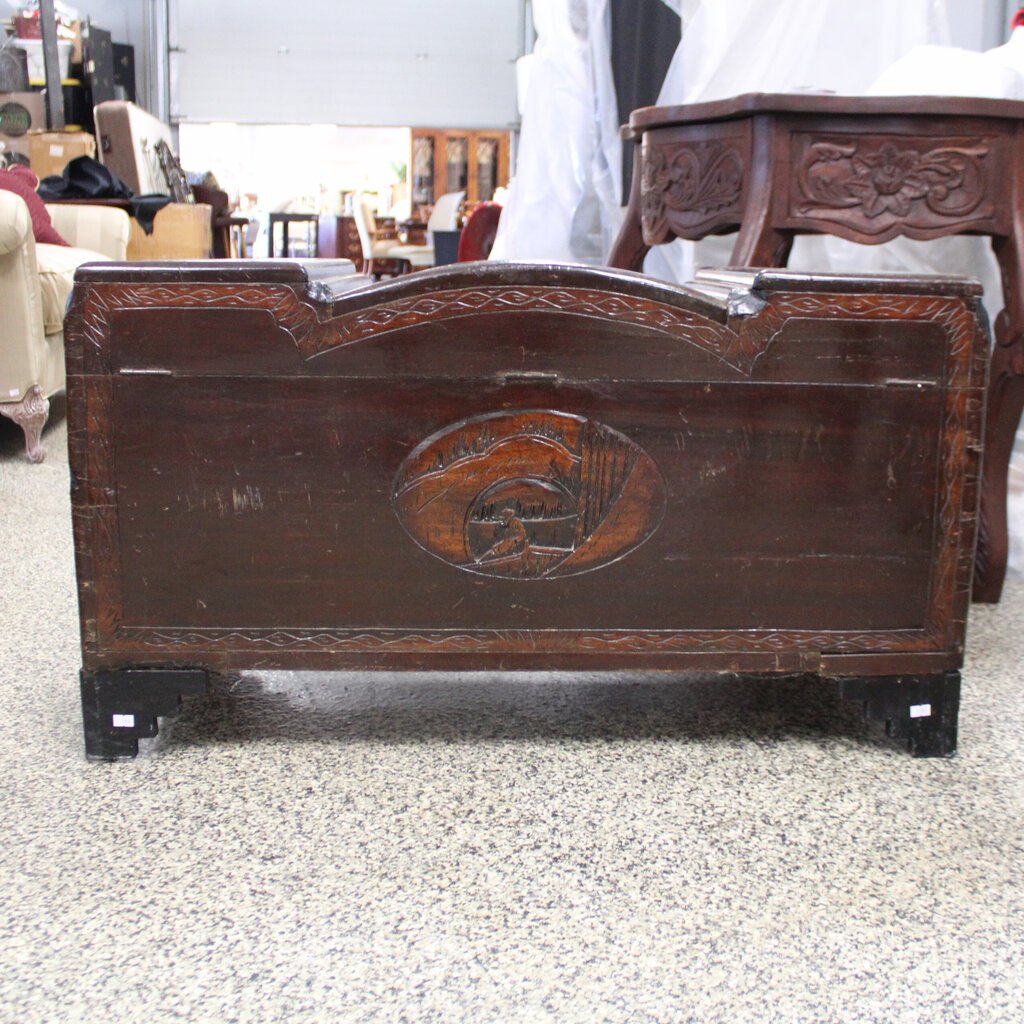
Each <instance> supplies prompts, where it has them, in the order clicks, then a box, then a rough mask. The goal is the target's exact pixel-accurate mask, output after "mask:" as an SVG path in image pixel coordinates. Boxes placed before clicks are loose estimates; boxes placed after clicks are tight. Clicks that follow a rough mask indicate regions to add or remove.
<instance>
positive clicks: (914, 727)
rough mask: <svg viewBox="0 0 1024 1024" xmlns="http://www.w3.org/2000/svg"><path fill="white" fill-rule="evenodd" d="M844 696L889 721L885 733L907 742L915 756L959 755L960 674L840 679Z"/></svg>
mask: <svg viewBox="0 0 1024 1024" xmlns="http://www.w3.org/2000/svg"><path fill="white" fill-rule="evenodd" d="M838 682H839V695H840V696H841V697H843V698H844V699H846V700H860V701H863V702H864V717H865V718H868V719H871V720H872V721H876V722H885V732H886V735H888V736H892V737H893V738H894V739H900V740H905V741H906V743H907V746H908V747H909V749H910V751H911V753H912V754H913V755H914V757H951V756H952V755H953V754H955V753H956V730H957V717H958V714H959V711H960V673H959V672H940V673H937V674H935V675H926V676H879V677H877V678H873V679H840V680H839V681H838Z"/></svg>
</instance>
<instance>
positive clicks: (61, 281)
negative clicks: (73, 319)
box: [0, 190, 129, 462]
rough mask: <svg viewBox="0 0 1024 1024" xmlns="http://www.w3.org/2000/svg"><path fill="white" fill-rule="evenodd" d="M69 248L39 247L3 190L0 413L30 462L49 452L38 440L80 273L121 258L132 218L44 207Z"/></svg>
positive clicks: (60, 376)
mask: <svg viewBox="0 0 1024 1024" xmlns="http://www.w3.org/2000/svg"><path fill="white" fill-rule="evenodd" d="M47 210H48V212H49V214H50V217H51V219H52V221H53V226H54V227H55V228H56V229H57V232H58V234H60V235H61V236H62V237H63V238H64V239H66V240H67V241H68V242H70V243H71V246H72V248H67V247H66V246H61V245H37V244H36V241H35V239H34V238H33V236H32V221H31V218H30V217H29V212H28V207H27V206H26V205H25V201H24V200H23V199H22V198H21V197H20V196H18V195H15V194H14V193H13V192H7V191H3V190H0V310H2V311H3V315H2V316H0V415H2V416H6V417H7V418H8V419H11V420H13V421H14V422H15V423H17V424H18V425H19V426H20V427H21V428H22V430H23V431H24V432H25V450H26V453H27V455H28V458H29V459H30V460H31V461H32V462H40V461H42V459H43V456H44V455H45V454H46V452H45V449H44V448H43V447H42V446H41V445H40V443H39V439H40V435H41V434H42V430H43V426H44V425H45V424H46V419H47V416H48V415H49V411H50V402H49V399H50V396H51V395H53V394H54V393H55V392H57V391H60V390H61V389H62V388H63V387H64V312H65V310H66V308H67V301H68V297H69V296H70V294H71V288H72V285H73V283H74V282H73V279H74V273H75V268H76V267H78V266H79V264H81V263H88V262H91V261H95V260H123V259H124V258H125V253H126V251H127V246H128V233H129V217H128V214H126V213H125V212H124V211H123V210H118V209H113V208H110V207H102V206H80V205H77V204H55V205H50V206H47Z"/></svg>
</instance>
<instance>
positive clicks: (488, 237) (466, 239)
mask: <svg viewBox="0 0 1024 1024" xmlns="http://www.w3.org/2000/svg"><path fill="white" fill-rule="evenodd" d="M500 218H501V203H481V204H480V205H479V206H478V207H477V208H476V209H475V210H474V211H473V212H472V213H471V214H470V215H469V220H468V221H466V226H465V227H464V228H463V229H462V235H461V236H460V237H459V262H460V263H468V262H470V261H472V260H485V259H487V257H488V256H489V255H490V254H491V247H492V246H493V245H494V236H495V235H496V234H497V233H498V220H499V219H500Z"/></svg>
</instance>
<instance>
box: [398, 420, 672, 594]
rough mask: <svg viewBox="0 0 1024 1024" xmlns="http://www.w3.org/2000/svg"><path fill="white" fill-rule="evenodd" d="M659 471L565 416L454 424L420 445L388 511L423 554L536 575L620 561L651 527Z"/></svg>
mask: <svg viewBox="0 0 1024 1024" xmlns="http://www.w3.org/2000/svg"><path fill="white" fill-rule="evenodd" d="M664 507H665V488H664V484H663V482H662V479H661V474H660V473H659V472H658V469H657V467H656V466H655V465H654V462H653V461H652V460H651V458H650V456H648V455H647V454H646V452H644V451H643V450H642V449H641V448H640V447H639V446H638V445H636V444H635V443H634V442H632V441H631V440H630V439H629V438H627V437H624V436H623V435H622V434H620V433H618V432H617V431H615V430H612V429H611V428H610V427H607V426H604V425H603V424H601V423H597V422H595V421H594V420H588V419H584V418H583V417H580V416H572V415H570V414H568V413H562V412H552V411H542V412H512V413H498V414H495V415H488V416H477V417H474V418H472V419H468V420H464V421H462V422H460V423H456V424H454V425H452V426H450V427H446V428H445V429H444V430H442V431H440V432H439V433H437V434H434V435H433V436H432V437H429V438H427V440H426V441H424V442H423V443H422V444H421V445H419V446H418V447H417V448H416V449H415V450H414V451H413V452H412V453H411V454H410V455H409V457H408V458H407V459H406V460H405V462H404V463H403V464H402V466H401V468H400V470H399V472H398V476H397V477H396V479H395V484H394V508H395V512H396V513H397V515H398V518H399V520H400V521H401V523H402V525H403V526H404V527H405V529H406V530H407V531H408V533H409V534H410V536H411V537H412V538H413V540H415V541H416V543H417V544H419V545H420V547H422V548H423V549H424V550H426V551H428V552H430V554H432V555H436V556H437V557H438V558H441V559H443V560H444V561H446V562H449V563H451V564H452V565H455V566H458V567H459V568H460V569H465V570H467V571H469V572H474V573H480V574H482V575H486V576H501V577H505V578H510V579H540V578H542V577H553V576H569V575H574V574H576V573H581V572H587V571H589V570H591V569H597V568H599V567H600V566H603V565H607V564H609V563H610V562H614V561H616V560H617V559H619V558H621V557H622V556H623V555H625V554H627V553H628V552H629V551H632V550H633V549H634V548H636V547H638V546H639V545H640V544H642V543H643V542H644V541H645V540H646V539H647V538H648V537H649V536H650V535H651V534H652V533H653V532H654V530H655V529H656V528H657V525H658V523H659V522H660V521H661V516H662V514H663V512H664Z"/></svg>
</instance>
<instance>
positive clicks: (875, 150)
mask: <svg viewBox="0 0 1024 1024" xmlns="http://www.w3.org/2000/svg"><path fill="white" fill-rule="evenodd" d="M918 142H919V143H920V144H919V145H917V146H914V145H907V144H906V143H899V144H897V143H895V142H892V141H881V142H880V141H878V140H875V141H872V142H860V141H856V142H850V143H848V144H843V143H840V142H837V141H814V142H810V143H809V144H808V145H807V146H806V148H805V151H804V154H803V158H802V159H801V161H800V164H799V169H798V172H797V182H796V186H797V190H798V193H799V197H800V198H799V200H798V201H797V202H796V204H795V213H796V214H797V215H798V216H816V217H819V218H822V219H836V220H839V221H841V222H844V223H848V224H850V226H852V227H854V228H856V229H857V230H860V231H863V232H865V233H867V234H878V233H880V232H883V231H887V230H889V229H891V228H892V227H893V225H894V224H897V223H903V224H906V225H908V226H916V227H924V228H927V227H928V226H930V225H936V226H938V225H947V226H948V224H950V223H952V222H954V221H960V220H964V219H977V218H979V217H984V216H988V215H990V214H991V210H989V209H987V207H988V206H989V205H990V204H985V207H983V208H981V209H979V207H982V204H983V201H984V200H985V198H986V195H987V181H986V174H985V167H984V165H983V163H982V161H983V160H984V159H985V158H986V157H987V156H988V155H989V147H988V146H986V145H984V144H983V143H981V142H978V143H976V144H973V145H963V146H949V145H942V146H935V147H932V148H926V145H927V140H924V139H921V140H918Z"/></svg>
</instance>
